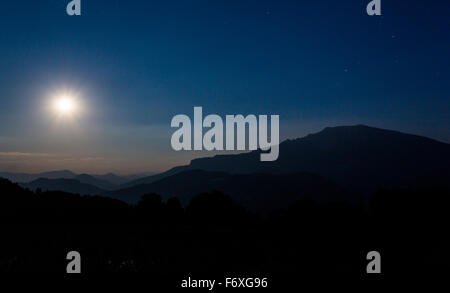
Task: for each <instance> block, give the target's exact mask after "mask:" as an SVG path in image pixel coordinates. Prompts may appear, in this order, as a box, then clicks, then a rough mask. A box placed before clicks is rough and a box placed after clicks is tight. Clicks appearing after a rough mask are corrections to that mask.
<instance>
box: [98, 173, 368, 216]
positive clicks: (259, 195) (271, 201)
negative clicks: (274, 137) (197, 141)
mask: <svg viewBox="0 0 450 293" xmlns="http://www.w3.org/2000/svg"><path fill="white" fill-rule="evenodd" d="M212 190H219V191H223V192H224V193H226V194H228V195H230V196H231V197H232V198H233V199H234V200H236V201H237V202H239V203H240V204H242V205H244V206H246V207H248V208H251V209H254V210H258V211H267V210H269V209H274V208H278V207H286V206H287V205H288V204H290V203H293V202H295V201H297V200H305V199H314V200H316V201H319V202H331V201H336V200H337V201H340V200H347V201H352V202H355V201H358V200H359V197H358V196H357V195H356V194H355V193H352V192H349V191H347V190H345V189H343V188H341V187H339V186H338V185H336V184H334V183H332V182H330V181H329V180H327V179H325V178H322V177H320V176H317V175H313V174H308V173H294V174H228V173H225V172H210V171H203V170H189V171H184V172H180V173H177V174H175V175H171V176H168V177H166V178H163V179H160V180H157V181H155V182H153V183H151V184H142V185H137V186H134V187H130V188H126V189H122V190H118V191H114V192H110V193H107V194H106V195H108V196H110V197H113V198H117V199H120V200H123V201H126V202H128V203H136V202H138V201H139V199H140V198H141V196H142V195H143V194H146V193H153V192H154V193H158V194H160V195H161V196H162V197H163V198H164V199H168V198H170V197H177V198H178V199H179V200H180V202H181V203H182V204H184V205H186V204H187V203H188V202H189V201H190V199H191V198H192V197H193V196H194V195H197V194H199V193H203V192H209V191H212Z"/></svg>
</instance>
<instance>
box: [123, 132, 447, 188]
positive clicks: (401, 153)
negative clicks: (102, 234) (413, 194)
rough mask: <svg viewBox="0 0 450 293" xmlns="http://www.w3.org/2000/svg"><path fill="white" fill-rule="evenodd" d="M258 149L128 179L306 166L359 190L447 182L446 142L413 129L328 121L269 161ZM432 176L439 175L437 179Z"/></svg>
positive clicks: (286, 145)
mask: <svg viewBox="0 0 450 293" xmlns="http://www.w3.org/2000/svg"><path fill="white" fill-rule="evenodd" d="M260 153H261V151H259V150H258V151H253V152H249V153H242V154H232V155H216V156H214V157H208V158H199V159H194V160H192V161H191V163H190V164H189V165H187V166H180V167H176V168H173V169H171V170H169V171H167V172H164V173H161V174H158V175H155V176H150V177H145V178H141V179H139V180H137V181H132V182H129V183H128V184H127V186H122V187H129V186H132V185H138V184H150V183H152V182H155V181H157V180H159V179H161V178H164V177H166V176H170V175H173V174H176V173H179V172H182V171H186V170H197V169H200V170H206V171H220V172H227V173H234V174H251V173H272V174H283V173H295V172H307V173H313V174H317V175H320V176H323V177H325V178H327V179H329V180H332V181H334V182H335V183H337V184H339V185H342V186H344V187H346V188H349V189H352V190H354V191H358V192H372V191H374V190H376V189H378V188H385V187H394V186H400V187H405V186H406V187H407V186H409V185H411V184H417V182H418V181H420V182H422V183H423V184H425V185H426V184H427V183H430V184H436V183H438V184H444V185H445V184H446V183H445V182H450V180H449V179H450V145H449V144H446V143H442V142H439V141H436V140H433V139H429V138H426V137H421V136H418V135H411V134H405V133H401V132H398V131H392V130H385V129H379V128H374V127H369V126H364V125H356V126H338V127H327V128H325V129H323V130H322V131H320V132H318V133H315V134H310V135H307V136H305V137H303V138H298V139H294V140H286V141H284V142H282V143H281V144H280V155H279V158H278V160H276V161H273V162H261V161H260ZM436 178H441V179H440V180H436Z"/></svg>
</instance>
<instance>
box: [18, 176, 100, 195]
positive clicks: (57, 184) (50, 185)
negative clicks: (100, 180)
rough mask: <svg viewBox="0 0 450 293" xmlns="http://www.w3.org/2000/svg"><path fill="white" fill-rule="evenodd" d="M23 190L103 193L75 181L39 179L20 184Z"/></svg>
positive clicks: (85, 193)
mask: <svg viewBox="0 0 450 293" xmlns="http://www.w3.org/2000/svg"><path fill="white" fill-rule="evenodd" d="M20 185H21V186H22V187H24V188H29V189H30V190H33V191H36V190H37V189H38V188H39V189H41V190H42V191H47V190H48V191H63V192H70V193H75V194H83V195H96V194H101V193H103V192H105V190H103V189H100V188H98V187H96V186H93V185H90V184H86V183H81V182H80V181H78V180H75V179H47V178H39V179H36V180H34V181H32V182H30V183H21V184H20Z"/></svg>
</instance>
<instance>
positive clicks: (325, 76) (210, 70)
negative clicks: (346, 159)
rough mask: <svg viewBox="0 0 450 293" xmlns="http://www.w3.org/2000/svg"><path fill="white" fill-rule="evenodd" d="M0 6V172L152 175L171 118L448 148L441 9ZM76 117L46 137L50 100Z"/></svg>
mask: <svg viewBox="0 0 450 293" xmlns="http://www.w3.org/2000/svg"><path fill="white" fill-rule="evenodd" d="M68 2H70V1H69V0H53V1H50V0H41V1H31V0H26V1H25V0H5V1H2V3H1V5H0V11H1V12H2V13H1V14H2V16H1V17H0V38H1V42H0V171H12V172H38V171H47V170H55V169H70V170H73V171H76V172H90V173H106V172H117V173H137V172H144V171H162V170H165V169H168V168H170V167H172V166H175V165H179V164H184V163H187V162H188V161H189V160H190V159H191V158H193V157H198V156H205V155H211V154H209V153H204V152H203V153H199V152H196V153H194V152H175V151H173V150H172V148H171V146H170V137H171V135H172V133H173V131H174V129H171V128H170V120H171V119H172V117H173V116H174V115H176V114H180V113H183V114H187V115H189V116H191V117H192V116H193V107H194V106H203V111H204V113H205V115H206V114H209V113H215V114H219V115H225V114H244V115H247V114H268V115H270V114H278V115H280V132H281V138H282V139H286V138H296V137H301V136H304V135H305V134H308V133H311V132H316V131H320V130H321V129H322V128H323V127H326V126H337V125H354V124H367V125H370V126H375V127H382V128H388V129H393V130H399V131H403V132H408V133H414V134H419V135H424V136H428V137H431V138H434V139H438V140H440V141H444V142H450V127H449V125H450V115H449V113H450V82H449V81H450V57H449V51H450V17H449V12H450V1H448V0H442V1H438V0H431V1H423V0H422V1H392V0H382V13H383V15H382V16H373V17H370V16H368V15H367V14H366V12H365V9H366V5H367V3H368V2H370V1H369V0H340V1H336V0H321V1H312V0H310V1H261V0H259V1H219V0H205V1H158V3H156V1H137V0H136V1H125V0H120V1H119V0H111V1H100V0H82V16H79V17H77V16H72V17H70V16H68V15H67V14H66V5H67V3H68ZM61 91H70V92H76V93H77V95H79V96H80V99H81V100H82V103H83V113H82V115H81V113H80V115H79V116H78V117H76V119H72V121H70V122H68V121H66V122H65V123H57V120H56V119H55V118H54V117H52V115H51V113H49V112H48V109H47V108H46V106H45V105H46V103H47V101H48V99H49V97H50V96H51V95H53V94H54V93H55V92H61Z"/></svg>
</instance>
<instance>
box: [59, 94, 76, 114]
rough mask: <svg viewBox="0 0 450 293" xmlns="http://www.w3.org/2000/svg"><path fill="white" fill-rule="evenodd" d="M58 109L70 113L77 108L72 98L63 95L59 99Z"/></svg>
mask: <svg viewBox="0 0 450 293" xmlns="http://www.w3.org/2000/svg"><path fill="white" fill-rule="evenodd" d="M56 106H57V107H58V111H59V112H61V113H70V112H73V111H74V109H75V103H74V101H73V100H72V99H71V98H67V97H63V98H60V99H59V100H58V101H57V105H56Z"/></svg>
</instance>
